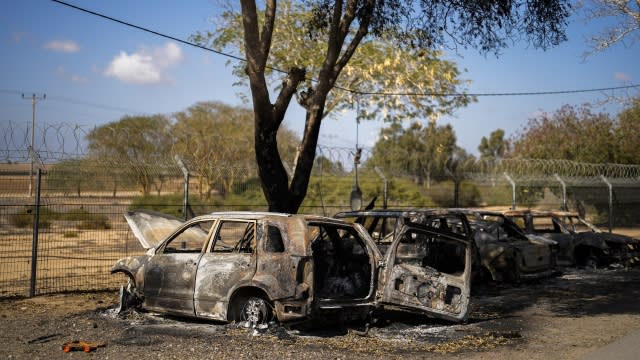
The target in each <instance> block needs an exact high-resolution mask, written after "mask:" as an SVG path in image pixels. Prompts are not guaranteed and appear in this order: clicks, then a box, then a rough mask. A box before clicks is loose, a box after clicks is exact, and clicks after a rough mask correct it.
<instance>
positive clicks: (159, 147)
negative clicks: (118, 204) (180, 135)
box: [87, 115, 172, 195]
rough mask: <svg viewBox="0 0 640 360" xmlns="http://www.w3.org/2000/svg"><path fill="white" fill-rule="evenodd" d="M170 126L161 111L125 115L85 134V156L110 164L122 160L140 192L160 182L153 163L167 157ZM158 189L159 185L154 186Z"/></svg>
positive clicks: (162, 161) (158, 162) (163, 162)
mask: <svg viewBox="0 0 640 360" xmlns="http://www.w3.org/2000/svg"><path fill="white" fill-rule="evenodd" d="M170 129H171V126H170V123H169V119H168V117H167V116H164V115H153V116H125V117H123V118H122V119H120V120H119V121H117V122H112V123H109V124H106V125H102V126H100V127H97V128H95V129H93V130H91V131H90V132H89V133H88V134H87V141H88V143H89V144H88V149H89V157H90V158H92V159H99V160H100V161H103V162H106V163H111V164H119V165H120V164H122V163H124V164H126V166H127V168H128V169H129V170H130V171H131V175H132V176H133V178H134V179H135V181H136V183H137V184H138V186H139V187H140V190H141V191H142V193H143V194H144V195H147V194H149V192H150V191H151V189H152V186H153V185H154V184H155V181H156V180H158V183H159V184H162V182H163V178H162V177H163V176H164V174H162V173H161V172H158V171H157V169H154V165H157V164H166V163H167V159H170V156H169V154H170V151H171V143H172V138H171V132H170ZM157 190H158V191H160V190H161V189H158V188H157Z"/></svg>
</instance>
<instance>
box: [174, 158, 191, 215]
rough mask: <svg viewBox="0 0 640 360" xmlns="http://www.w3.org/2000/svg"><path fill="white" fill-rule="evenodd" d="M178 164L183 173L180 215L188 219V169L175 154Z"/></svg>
mask: <svg viewBox="0 0 640 360" xmlns="http://www.w3.org/2000/svg"><path fill="white" fill-rule="evenodd" d="M175 159H176V162H177V163H178V166H180V170H182V174H183V175H184V197H183V199H182V215H183V216H184V221H187V220H189V219H188V212H187V209H188V207H189V169H187V167H186V166H185V165H184V162H183V161H182V159H180V156H178V155H176V157H175Z"/></svg>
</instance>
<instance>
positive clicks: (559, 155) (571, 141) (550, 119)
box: [510, 105, 616, 163]
mask: <svg viewBox="0 0 640 360" xmlns="http://www.w3.org/2000/svg"><path fill="white" fill-rule="evenodd" d="M613 130H614V122H613V120H612V119H611V118H610V117H609V115H608V114H605V113H599V114H594V113H592V112H591V109H590V107H589V106H588V105H583V106H582V107H580V108H574V107H573V106H570V105H565V106H563V107H562V108H560V109H559V110H557V111H556V112H555V113H553V114H547V113H544V114H541V115H539V116H537V117H534V118H532V119H530V120H529V123H528V124H527V126H526V127H525V128H524V129H523V130H522V132H521V133H519V134H517V135H516V136H515V140H514V141H513V146H514V149H513V152H512V153H510V156H511V157H523V158H530V159H564V160H573V161H577V162H586V163H612V162H615V158H616V155H615V148H616V145H615V144H616V140H615V137H614V131H613Z"/></svg>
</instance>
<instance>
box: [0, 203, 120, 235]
mask: <svg viewBox="0 0 640 360" xmlns="http://www.w3.org/2000/svg"><path fill="white" fill-rule="evenodd" d="M33 219H34V207H33V206H28V207H25V208H24V209H22V210H21V211H19V212H17V213H15V214H13V215H10V216H9V223H10V224H11V225H13V226H16V227H19V228H26V227H32V226H33ZM54 221H72V222H75V223H76V224H75V227H76V229H78V230H107V229H111V224H110V223H109V220H108V219H107V217H106V216H105V215H104V214H96V213H91V212H88V211H86V210H84V209H74V210H71V211H67V212H57V211H54V210H51V209H49V208H47V207H46V206H42V207H40V222H39V227H40V228H43V229H46V228H49V227H51V224H52V223H53V222H54Z"/></svg>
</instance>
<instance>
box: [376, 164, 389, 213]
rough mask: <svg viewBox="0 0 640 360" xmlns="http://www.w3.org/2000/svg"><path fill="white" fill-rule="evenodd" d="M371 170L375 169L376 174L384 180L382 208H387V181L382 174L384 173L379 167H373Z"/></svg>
mask: <svg viewBox="0 0 640 360" xmlns="http://www.w3.org/2000/svg"><path fill="white" fill-rule="evenodd" d="M373 170H375V171H376V174H378V176H380V178H382V181H383V182H384V187H383V189H382V208H383V209H386V208H387V199H388V194H387V190H388V181H387V177H386V176H384V173H383V172H382V170H380V168H379V167H377V166H376V167H374V168H373Z"/></svg>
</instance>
